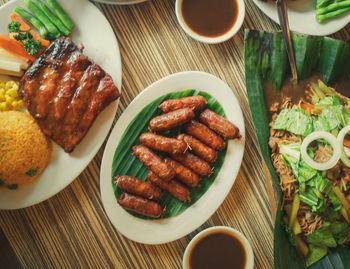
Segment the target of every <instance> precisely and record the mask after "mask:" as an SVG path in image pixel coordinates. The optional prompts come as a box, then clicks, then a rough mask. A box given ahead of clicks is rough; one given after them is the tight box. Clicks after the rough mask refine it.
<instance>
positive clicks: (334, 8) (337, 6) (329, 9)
mask: <svg viewBox="0 0 350 269" xmlns="http://www.w3.org/2000/svg"><path fill="white" fill-rule="evenodd" d="M349 7H350V0H346V1H341V2H334V3H333V4H330V5H328V6H326V7H324V8H319V9H317V11H316V14H317V15H323V14H326V13H330V12H332V11H337V10H341V9H344V8H349Z"/></svg>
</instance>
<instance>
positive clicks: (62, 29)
mask: <svg viewBox="0 0 350 269" xmlns="http://www.w3.org/2000/svg"><path fill="white" fill-rule="evenodd" d="M37 4H38V6H39V8H40V9H41V11H42V12H44V13H45V15H46V16H47V17H48V18H49V20H50V21H51V22H52V23H53V24H54V25H55V26H56V27H57V28H58V30H59V31H60V32H61V33H62V34H64V35H65V36H68V35H70V33H71V32H70V31H69V30H68V29H67V27H66V26H65V25H64V24H63V23H62V22H61V20H60V19H59V18H58V17H56V15H55V14H54V13H53V12H52V11H51V10H50V9H49V8H48V7H47V6H46V4H45V3H44V2H43V1H42V0H37Z"/></svg>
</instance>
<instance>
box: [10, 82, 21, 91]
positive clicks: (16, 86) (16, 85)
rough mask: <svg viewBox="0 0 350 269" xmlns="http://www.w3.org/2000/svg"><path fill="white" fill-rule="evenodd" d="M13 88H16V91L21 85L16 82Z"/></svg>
mask: <svg viewBox="0 0 350 269" xmlns="http://www.w3.org/2000/svg"><path fill="white" fill-rule="evenodd" d="M12 89H15V90H16V91H18V89H19V86H18V83H16V82H15V84H13V86H12Z"/></svg>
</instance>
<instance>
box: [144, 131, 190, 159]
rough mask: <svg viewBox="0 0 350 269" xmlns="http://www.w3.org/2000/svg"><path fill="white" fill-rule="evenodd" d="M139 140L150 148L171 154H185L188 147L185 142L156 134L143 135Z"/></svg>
mask: <svg viewBox="0 0 350 269" xmlns="http://www.w3.org/2000/svg"><path fill="white" fill-rule="evenodd" d="M139 139H140V142H141V143H142V144H143V145H145V146H146V147H148V148H151V149H154V150H158V151H163V152H167V153H170V154H180V153H184V152H185V151H186V150H187V147H188V146H187V144H186V143H185V142H184V141H181V140H178V139H176V138H170V137H165V136H162V135H157V134H154V133H143V134H142V135H141V136H140V138H139Z"/></svg>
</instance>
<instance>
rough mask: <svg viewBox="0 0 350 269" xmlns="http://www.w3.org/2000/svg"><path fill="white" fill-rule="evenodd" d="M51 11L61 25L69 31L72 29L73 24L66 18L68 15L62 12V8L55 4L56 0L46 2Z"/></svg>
mask: <svg viewBox="0 0 350 269" xmlns="http://www.w3.org/2000/svg"><path fill="white" fill-rule="evenodd" d="M46 2H47V4H48V5H49V7H50V8H51V9H52V11H54V12H55V14H56V15H57V17H58V18H59V19H60V20H61V21H62V22H63V24H64V25H65V26H66V27H67V28H68V30H69V31H71V30H72V29H73V27H74V22H73V21H72V19H71V18H70V17H69V16H68V14H67V13H66V12H65V11H64V10H63V8H62V7H61V6H60V5H59V4H58V3H57V2H56V0H46Z"/></svg>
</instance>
